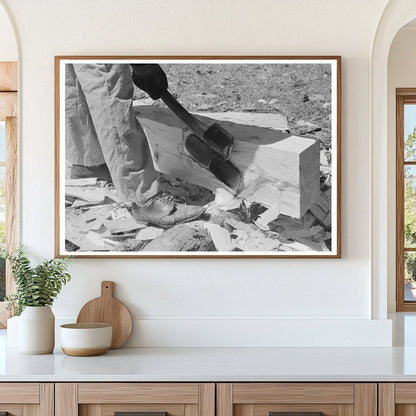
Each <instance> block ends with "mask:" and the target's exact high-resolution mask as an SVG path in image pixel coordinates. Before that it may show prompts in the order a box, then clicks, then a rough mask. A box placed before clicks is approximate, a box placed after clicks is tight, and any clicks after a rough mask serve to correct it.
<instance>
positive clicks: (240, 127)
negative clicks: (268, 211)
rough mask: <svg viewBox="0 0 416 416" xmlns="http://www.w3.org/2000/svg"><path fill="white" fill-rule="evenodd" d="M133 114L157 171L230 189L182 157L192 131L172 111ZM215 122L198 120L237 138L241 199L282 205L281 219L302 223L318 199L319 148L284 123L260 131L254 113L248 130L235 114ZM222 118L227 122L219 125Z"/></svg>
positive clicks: (149, 109) (235, 161)
mask: <svg viewBox="0 0 416 416" xmlns="http://www.w3.org/2000/svg"><path fill="white" fill-rule="evenodd" d="M135 111H136V114H137V118H138V120H139V121H140V124H141V125H142V127H143V129H144V131H145V134H146V136H147V139H148V141H149V144H150V147H151V149H152V153H153V158H154V163H155V167H156V169H157V170H158V171H160V172H163V173H166V174H169V175H171V176H173V177H179V178H181V179H184V180H187V181H189V182H192V183H194V184H196V185H200V186H202V187H204V188H207V189H210V190H211V191H215V190H216V189H217V188H226V185H224V184H223V183H222V182H220V181H219V180H218V179H217V178H216V177H215V176H214V175H213V174H212V173H211V172H209V171H208V170H207V169H204V168H202V167H201V166H200V165H198V164H197V163H196V162H195V161H194V160H193V159H191V157H190V156H189V155H188V154H187V153H186V152H185V151H184V147H183V142H184V139H185V137H186V135H187V134H189V133H190V131H189V129H188V128H187V127H186V126H185V125H184V124H183V123H182V122H181V121H180V120H179V119H178V118H177V117H176V116H175V115H173V113H172V112H170V110H168V109H165V108H160V107H155V106H137V107H135ZM215 116H216V119H211V118H208V117H205V116H201V115H197V116H196V117H197V118H199V119H200V120H201V121H203V122H204V123H205V124H212V123H213V122H217V121H218V122H219V123H220V124H221V125H222V126H223V127H224V128H225V129H226V130H228V131H229V132H230V133H231V134H232V135H233V136H234V138H235V144H234V148H233V150H232V153H231V157H230V161H231V162H232V163H233V164H234V165H235V166H236V167H237V168H238V169H239V170H240V172H241V174H242V179H243V186H242V189H241V190H240V193H239V195H240V196H241V197H243V198H244V199H246V200H248V201H251V202H258V203H260V204H262V205H264V206H265V207H276V205H278V207H279V210H280V213H282V214H285V215H288V216H290V217H294V218H301V217H302V216H303V214H304V213H305V212H306V211H307V210H308V209H309V208H310V207H311V206H312V205H313V204H314V203H315V202H316V201H317V198H318V196H319V175H320V172H319V166H320V165H319V151H320V146H319V142H318V141H317V140H315V139H312V138H308V137H300V136H294V135H291V134H290V133H288V132H287V123H285V122H283V121H282V122H281V121H279V122H278V126H280V129H276V128H275V129H272V128H267V127H262V126H261V125H262V124H263V125H264V117H263V116H264V115H262V114H261V115H259V119H260V118H261V122H259V124H260V126H258V125H256V114H253V113H248V115H247V120H248V122H247V124H241V123H242V122H243V119H244V113H237V115H236V117H235V119H233V113H218V114H216V115H215ZM222 117H224V119H226V121H224V120H220V118H222ZM276 119H278V117H276ZM234 120H236V121H237V122H234ZM282 120H283V119H282ZM228 190H229V189H228ZM229 191H230V190H229Z"/></svg>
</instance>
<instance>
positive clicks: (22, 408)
mask: <svg viewBox="0 0 416 416" xmlns="http://www.w3.org/2000/svg"><path fill="white" fill-rule="evenodd" d="M3 414H4V415H8V416H26V415H42V416H53V414H54V397H53V384H49V383H46V384H44V383H0V415H3Z"/></svg>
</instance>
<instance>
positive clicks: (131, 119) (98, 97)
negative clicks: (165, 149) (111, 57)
mask: <svg viewBox="0 0 416 416" xmlns="http://www.w3.org/2000/svg"><path fill="white" fill-rule="evenodd" d="M133 91H134V87H133V81H132V78H131V69H130V65H128V64H67V65H66V66H65V152H66V154H65V156H66V160H67V161H68V162H69V163H70V164H74V165H83V166H87V167H91V166H98V165H101V164H103V163H106V164H107V166H108V169H109V171H110V174H111V178H112V180H113V183H114V186H115V188H116V190H117V194H118V196H119V197H120V198H121V199H122V200H124V201H126V202H136V203H138V204H143V203H144V202H145V201H146V200H148V199H149V198H150V197H152V196H153V195H155V194H156V193H157V192H158V181H157V173H156V171H155V169H154V166H153V160H152V155H151V151H150V148H149V144H148V142H147V139H146V136H145V134H144V132H143V129H142V127H141V126H140V124H139V122H138V121H137V119H136V118H135V116H134V113H133V106H132V103H133Z"/></svg>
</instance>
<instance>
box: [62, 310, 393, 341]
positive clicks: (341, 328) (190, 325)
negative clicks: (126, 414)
mask: <svg viewBox="0 0 416 416" xmlns="http://www.w3.org/2000/svg"><path fill="white" fill-rule="evenodd" d="M71 321H72V322H73V319H72V318H71V317H57V326H58V325H59V324H61V323H68V322H71ZM57 332H58V331H57ZM125 346H126V347H391V346H392V323H391V321H390V320H387V319H385V320H375V319H270V318H268V319H258V318H252V319H250V318H247V319H241V318H239V319H230V318H228V319H224V318H223V317H221V318H219V319H216V318H209V319H193V318H190V317H186V318H183V319H180V318H175V319H172V318H169V319H168V318H166V319H161V318H157V317H155V318H152V317H140V318H138V319H135V320H134V327H133V333H132V336H131V338H130V339H129V341H128V342H127V344H126V345H125Z"/></svg>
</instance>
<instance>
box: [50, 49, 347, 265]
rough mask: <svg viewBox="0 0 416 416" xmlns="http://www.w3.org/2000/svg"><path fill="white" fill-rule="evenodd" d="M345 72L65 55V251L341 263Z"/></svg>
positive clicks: (60, 250) (61, 232)
mask: <svg viewBox="0 0 416 416" xmlns="http://www.w3.org/2000/svg"><path fill="white" fill-rule="evenodd" d="M340 67H341V58H340V57H293V58H288V57H282V58H279V57H238V58H236V57H221V58H217V57H215V58H214V57H198V58H194V57H189V58H184V57H180V58H179V57H163V58H148V57H147V58H131V57H129V58H120V57H117V58H115V57H114V58H112V57H105V58H103V57H99V58H96V57H66V56H59V57H56V58H55V74H56V77H55V85H56V109H55V121H56V169H57V172H56V181H57V183H56V207H55V213H56V217H55V227H56V241H55V248H56V255H57V256H67V255H71V256H80V257H90V256H92V257H124V256H126V257H128V256H135V257H334V258H337V257H340V255H341V253H340V232H341V230H340V224H341V220H340V198H339V194H340V183H341V181H340V163H341V156H340V147H341V146H340V123H341V120H340V117H341V112H340V94H341V89H340V82H341V80H340Z"/></svg>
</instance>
